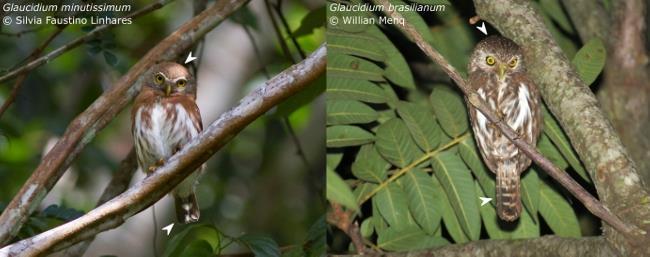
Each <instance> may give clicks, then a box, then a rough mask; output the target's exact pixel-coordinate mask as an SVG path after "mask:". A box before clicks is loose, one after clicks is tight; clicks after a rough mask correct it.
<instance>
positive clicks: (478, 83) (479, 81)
mask: <svg viewBox="0 0 650 257" xmlns="http://www.w3.org/2000/svg"><path fill="white" fill-rule="evenodd" d="M467 81H468V84H469V87H470V88H472V89H474V91H477V90H478V89H480V88H484V89H487V88H488V87H487V84H488V83H489V76H488V75H487V74H484V73H482V72H480V71H477V72H472V73H470V74H469V79H468V80H467ZM487 94H488V97H489V95H490V92H488V93H487ZM465 102H466V104H467V110H468V112H469V118H470V122H471V125H472V131H473V133H472V134H473V135H474V141H475V142H476V147H477V149H478V150H479V152H480V153H481V157H483V163H485V165H486V166H487V167H488V168H489V169H490V170H491V171H492V172H494V173H496V171H497V166H496V164H497V163H496V161H494V160H493V158H491V157H490V156H488V155H486V153H485V152H486V149H483V148H482V147H481V145H480V139H479V136H478V134H477V133H480V132H479V125H478V121H477V117H476V115H477V111H478V110H477V109H476V108H474V106H473V105H472V104H471V103H470V102H469V100H468V99H467V97H465Z"/></svg>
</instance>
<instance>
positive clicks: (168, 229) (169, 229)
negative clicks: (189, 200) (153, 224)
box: [162, 223, 174, 236]
mask: <svg viewBox="0 0 650 257" xmlns="http://www.w3.org/2000/svg"><path fill="white" fill-rule="evenodd" d="M173 227H174V223H172V224H169V225H167V226H166V227H164V228H162V230H165V231H167V235H168V236H169V233H171V232H172V228H173Z"/></svg>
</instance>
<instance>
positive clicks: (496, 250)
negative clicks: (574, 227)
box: [330, 236, 617, 257]
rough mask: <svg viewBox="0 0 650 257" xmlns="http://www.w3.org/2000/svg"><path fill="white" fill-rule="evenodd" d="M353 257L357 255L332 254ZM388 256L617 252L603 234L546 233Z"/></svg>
mask: <svg viewBox="0 0 650 257" xmlns="http://www.w3.org/2000/svg"><path fill="white" fill-rule="evenodd" d="M330 256H334V257H351V256H357V255H330ZM376 256H384V257H502V256H513V257H514V256H527V257H533V256H539V257H546V256H548V257H575V256H590V257H611V256H617V254H616V252H615V251H614V250H613V249H612V248H611V247H610V246H609V244H608V243H607V241H605V240H604V239H603V238H602V237H584V238H564V237H558V236H543V237H538V238H531V239H517V240H479V241H472V242H469V243H465V244H452V245H447V246H443V247H439V248H433V249H427V250H422V251H410V252H393V253H385V254H382V255H376Z"/></svg>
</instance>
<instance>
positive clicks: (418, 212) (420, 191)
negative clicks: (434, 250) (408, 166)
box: [400, 169, 442, 235]
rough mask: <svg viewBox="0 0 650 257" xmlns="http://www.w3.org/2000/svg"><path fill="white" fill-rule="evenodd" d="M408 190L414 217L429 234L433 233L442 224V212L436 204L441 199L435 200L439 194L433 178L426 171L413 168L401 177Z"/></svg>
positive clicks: (405, 189)
mask: <svg viewBox="0 0 650 257" xmlns="http://www.w3.org/2000/svg"><path fill="white" fill-rule="evenodd" d="M400 181H401V182H402V186H403V189H404V192H406V197H407V202H408V206H409V210H410V211H411V213H412V214H413V218H414V219H415V221H416V222H417V223H418V225H420V227H421V228H422V230H424V231H425V232H426V233H427V234H429V235H433V234H434V233H435V232H436V230H438V228H439V226H440V219H441V218H442V212H441V210H440V206H439V205H436V204H437V203H439V202H440V201H441V200H435V199H434V198H435V197H442V196H441V195H437V194H436V191H435V189H434V184H433V180H432V179H431V176H429V175H428V174H427V173H426V172H423V171H421V170H419V169H413V170H411V171H410V172H407V173H406V174H404V175H403V176H402V178H400Z"/></svg>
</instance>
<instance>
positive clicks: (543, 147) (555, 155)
mask: <svg viewBox="0 0 650 257" xmlns="http://www.w3.org/2000/svg"><path fill="white" fill-rule="evenodd" d="M537 149H538V150H539V152H540V153H541V154H542V155H544V157H546V158H547V159H548V160H549V161H551V162H552V163H553V164H555V166H557V167H558V168H560V169H562V170H564V169H566V168H567V167H569V164H568V163H567V162H566V161H565V160H564V157H562V155H561V154H560V152H558V150H557V149H555V146H554V145H553V143H551V141H550V140H549V139H548V137H547V136H546V135H542V136H540V137H539V142H537Z"/></svg>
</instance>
